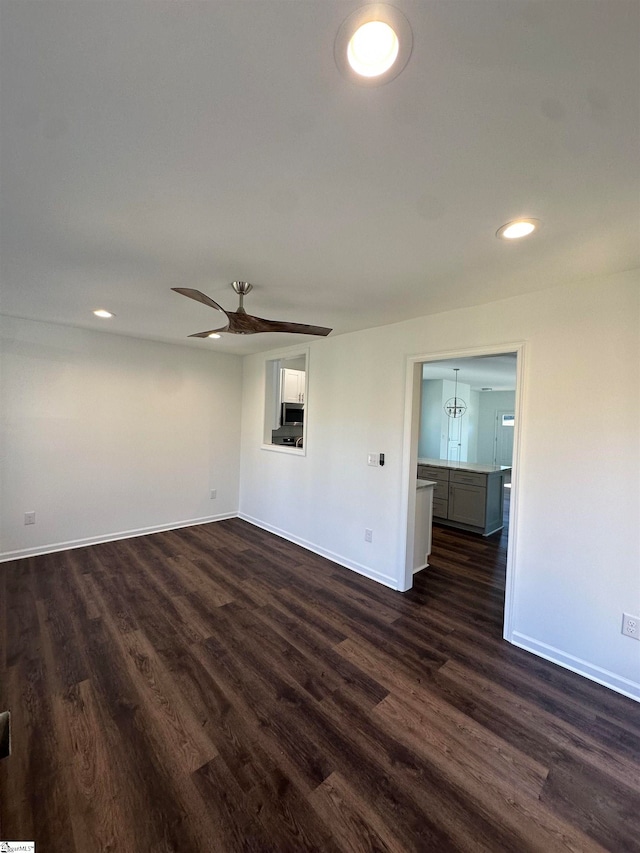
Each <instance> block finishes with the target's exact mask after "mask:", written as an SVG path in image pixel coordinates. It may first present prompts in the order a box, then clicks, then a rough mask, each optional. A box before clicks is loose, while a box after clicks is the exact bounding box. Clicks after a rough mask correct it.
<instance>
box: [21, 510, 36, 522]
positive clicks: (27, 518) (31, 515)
mask: <svg viewBox="0 0 640 853" xmlns="http://www.w3.org/2000/svg"><path fill="white" fill-rule="evenodd" d="M24 523H25V524H35V523H36V514H35V512H25V514H24Z"/></svg>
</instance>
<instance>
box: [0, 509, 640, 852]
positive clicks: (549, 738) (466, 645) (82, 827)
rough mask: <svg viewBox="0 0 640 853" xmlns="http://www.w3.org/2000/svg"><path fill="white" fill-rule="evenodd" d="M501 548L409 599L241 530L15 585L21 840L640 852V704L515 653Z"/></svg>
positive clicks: (3, 773)
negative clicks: (508, 633) (506, 627)
mask: <svg viewBox="0 0 640 853" xmlns="http://www.w3.org/2000/svg"><path fill="white" fill-rule="evenodd" d="M505 541H506V537H505V536H500V535H499V534H496V535H495V536H494V537H491V538H490V539H488V540H484V539H481V538H479V537H477V536H474V535H472V534H466V533H461V532H459V531H452V530H447V529H445V528H437V527H436V528H435V530H434V549H433V556H432V566H431V567H430V568H429V569H427V570H426V571H424V572H422V573H420V574H419V575H418V576H417V577H416V584H415V587H414V589H413V590H412V591H411V592H409V593H406V594H404V595H403V594H400V593H394V592H393V591H391V590H388V589H385V588H384V587H381V586H379V585H377V584H375V583H373V582H372V581H369V580H367V579H365V578H362V577H360V576H358V575H356V574H354V573H352V572H349V571H347V570H346V569H342V568H340V567H338V566H336V565H335V564H332V563H330V562H328V561H326V560H324V559H322V558H320V557H318V556H316V555H314V554H311V553H309V552H306V551H304V550H303V549H302V548H299V547H297V546H295V545H292V544H290V543H288V542H285V541H284V540H281V539H278V538H277V537H274V536H272V535H270V534H268V533H266V532H264V531H261V530H259V529H257V528H255V527H253V526H251V525H249V524H247V523H245V522H242V521H240V520H238V519H234V520H229V521H223V522H218V523H215V524H209V525H203V526H201V527H191V528H186V529H183V530H177V531H173V532H168V533H157V534H154V535H152V536H146V537H141V538H137V539H129V540H124V541H121V542H115V543H108V544H102V545H95V546H93V547H90V548H82V549H77V550H73V551H68V552H63V553H59V554H51V555H48V556H43V557H36V558H32V559H24V560H21V561H17V562H14V563H10V564H5V565H4V566H1V567H0V676H1V697H0V710H3V709H10V710H11V712H12V729H13V751H12V754H11V756H10V757H9V758H6V759H4V760H3V761H0V797H1V804H0V820H1V829H0V838H4V839H23V840H31V839H34V840H36V842H37V848H36V849H37V850H38V853H63V851H64V853H94V851H116V850H117V851H130V853H160V851H179V853H226V851H230V852H232V851H260V853H262V851H278V853H280V851H282V853H288V851H292V853H293V851H391V853H400V851H432V850H433V851H448V850H460V851H510V853H512V851H518V853H519V851H544V853H549V851H596V850H609V851H625V853H626V851H640V705H638V704H637V703H635V702H633V701H632V700H629V699H625V698H624V697H622V696H619V695H617V694H615V693H613V692H611V691H609V690H607V689H605V688H603V687H600V686H599V685H596V684H593V683H591V682H589V681H587V680H585V679H583V678H581V677H580V676H577V675H574V674H572V673H570V672H567V671H565V670H562V669H560V668H558V667H555V666H553V665H552V664H549V663H547V662H546V661H543V660H541V659H539V658H536V657H534V656H532V655H529V654H528V653H526V652H524V651H521V650H519V649H516V648H515V647H513V646H510V645H509V644H507V643H505V642H504V641H502V639H501V625H502V611H503V595H504V571H505Z"/></svg>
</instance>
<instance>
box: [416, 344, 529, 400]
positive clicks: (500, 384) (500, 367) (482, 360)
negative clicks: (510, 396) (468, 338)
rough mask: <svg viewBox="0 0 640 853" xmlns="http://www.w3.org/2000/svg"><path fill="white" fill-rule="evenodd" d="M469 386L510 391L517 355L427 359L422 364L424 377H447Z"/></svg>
mask: <svg viewBox="0 0 640 853" xmlns="http://www.w3.org/2000/svg"><path fill="white" fill-rule="evenodd" d="M456 368H457V369H458V382H461V383H464V384H465V385H470V386H471V390H472V391H481V390H482V389H483V388H489V389H490V390H492V391H513V390H515V387H516V354H515V353H509V354H507V355H488V356H477V357H474V358H449V359H446V360H442V361H429V362H426V363H425V364H423V365H422V378H423V379H449V380H450V381H451V382H454V381H455V378H456V374H455V372H454V370H455V369H456Z"/></svg>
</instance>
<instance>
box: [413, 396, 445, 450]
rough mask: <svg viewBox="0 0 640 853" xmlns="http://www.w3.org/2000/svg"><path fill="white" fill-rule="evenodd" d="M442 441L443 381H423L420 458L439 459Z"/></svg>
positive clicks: (419, 443)
mask: <svg viewBox="0 0 640 853" xmlns="http://www.w3.org/2000/svg"><path fill="white" fill-rule="evenodd" d="M441 439H442V379H423V380H422V403H421V414H420V440H419V442H418V456H424V457H425V458H427V459H439V458H440V443H441Z"/></svg>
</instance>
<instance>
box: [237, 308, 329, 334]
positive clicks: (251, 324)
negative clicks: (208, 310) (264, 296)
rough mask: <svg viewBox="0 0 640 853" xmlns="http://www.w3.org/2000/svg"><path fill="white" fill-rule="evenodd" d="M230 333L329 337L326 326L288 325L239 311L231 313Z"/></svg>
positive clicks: (283, 321) (284, 322) (281, 321)
mask: <svg viewBox="0 0 640 853" xmlns="http://www.w3.org/2000/svg"><path fill="white" fill-rule="evenodd" d="M227 316H228V317H229V332H230V333H231V334H234V335H255V334H257V333H259V332H288V333H294V334H297V335H328V334H329V333H330V332H331V331H333V330H332V329H328V328H326V326H308V325H306V323H288V322H286V321H285V320H264V319H263V318H262V317H254V316H252V315H251V314H245V313H244V312H239V311H235V312H233V311H230V312H229V313H228V314H227Z"/></svg>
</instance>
